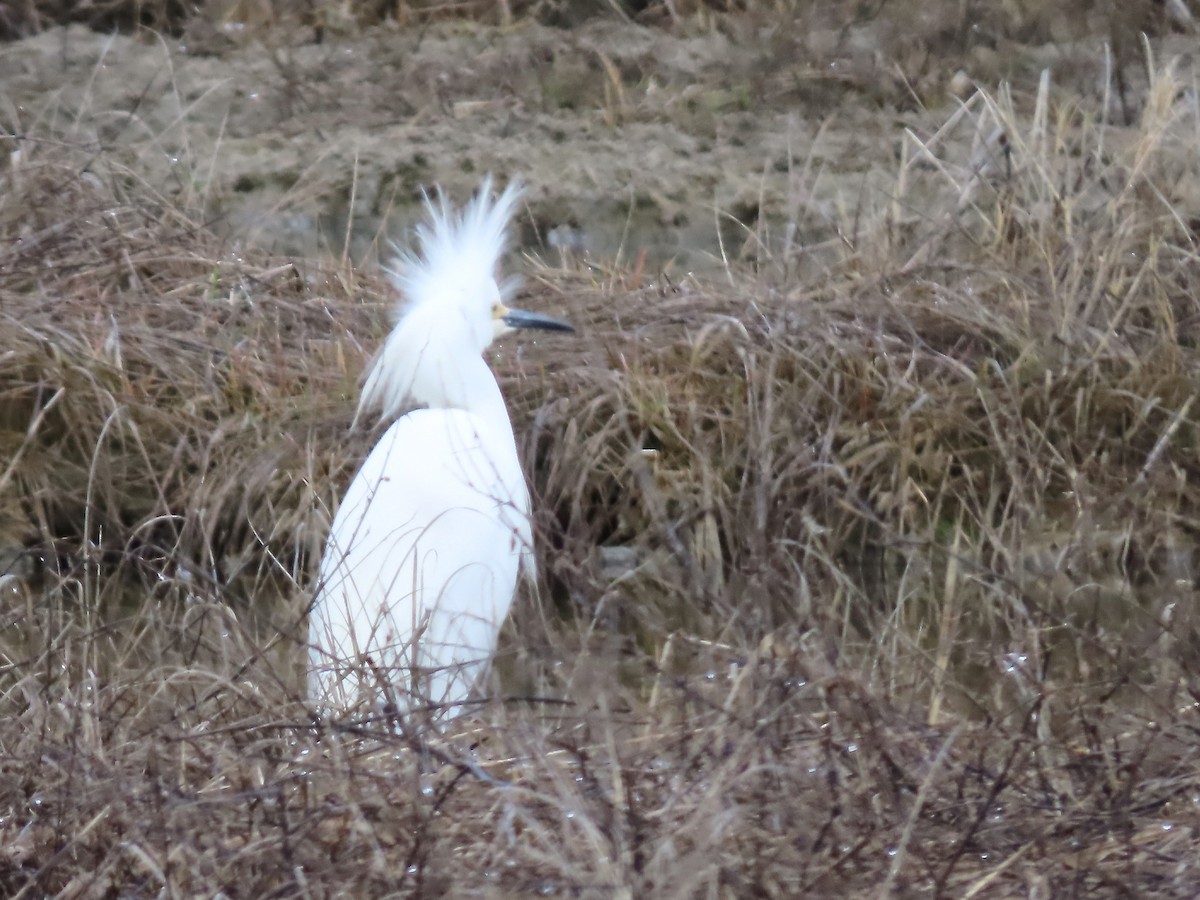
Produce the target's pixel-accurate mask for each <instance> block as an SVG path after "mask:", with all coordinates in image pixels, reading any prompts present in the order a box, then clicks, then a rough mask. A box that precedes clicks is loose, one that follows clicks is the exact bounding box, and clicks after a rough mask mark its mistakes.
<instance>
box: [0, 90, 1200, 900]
mask: <svg viewBox="0 0 1200 900" xmlns="http://www.w3.org/2000/svg"><path fill="white" fill-rule="evenodd" d="M1181 87H1182V85H1180V84H1179V83H1178V82H1177V81H1176V79H1175V77H1174V76H1173V74H1172V73H1171V71H1170V69H1169V68H1167V69H1162V70H1161V71H1160V72H1159V74H1158V76H1157V77H1156V79H1155V81H1154V84H1153V85H1152V87H1151V93H1150V95H1149V97H1148V99H1147V102H1146V104H1145V106H1144V112H1143V121H1142V122H1141V123H1140V125H1139V126H1138V127H1137V128H1136V129H1135V130H1134V131H1133V132H1128V131H1124V130H1118V129H1110V128H1109V127H1108V126H1107V125H1106V123H1105V120H1104V117H1103V116H1097V115H1096V114H1094V113H1089V112H1088V111H1087V110H1085V109H1082V108H1080V107H1078V106H1076V105H1074V104H1073V103H1072V102H1070V100H1069V99H1063V100H1056V99H1055V98H1054V96H1053V92H1052V91H1051V90H1050V87H1049V85H1048V84H1047V85H1046V86H1045V89H1044V91H1043V93H1042V94H1040V95H1039V96H1038V97H1036V98H1030V99H1029V101H1028V102H1025V103H1018V104H1015V105H1014V104H1013V103H1012V102H1011V101H1009V100H1008V99H1006V98H1005V97H1003V96H1000V97H990V96H987V95H983V94H980V95H976V96H975V97H974V98H972V100H971V101H970V102H969V103H968V104H967V105H966V106H964V108H963V110H962V112H961V113H960V114H959V115H957V116H955V118H954V120H953V121H952V122H950V123H948V125H947V129H946V130H945V132H944V133H941V134H938V135H935V136H933V137H932V138H930V139H928V140H926V141H925V142H924V145H923V146H918V144H917V142H916V139H915V137H914V138H911V139H910V140H909V141H908V143H907V144H906V148H905V151H904V153H903V154H902V162H901V164H900V169H899V171H898V173H897V175H896V177H895V179H894V180H893V182H892V184H891V185H890V189H889V194H888V195H887V196H884V197H874V198H868V199H867V200H866V201H864V203H863V205H862V207H861V208H856V209H851V210H847V211H846V212H845V214H844V216H843V217H842V218H840V219H837V220H836V221H830V222H828V227H827V230H826V233H825V235H817V234H798V235H789V236H788V240H787V241H782V240H780V239H779V238H778V237H776V236H772V235H770V234H768V233H767V232H765V231H763V232H759V233H746V234H744V237H745V243H744V246H742V247H732V246H729V247H727V248H726V249H727V252H728V255H729V256H730V258H731V261H730V262H729V265H728V269H727V275H728V278H727V279H726V281H725V282H724V283H720V284H717V283H702V282H699V281H696V280H693V279H684V280H682V281H681V282H679V283H675V282H672V281H670V280H669V279H667V278H665V277H660V278H648V277H647V276H646V275H645V274H644V273H641V272H637V271H629V270H624V269H618V270H614V271H611V272H605V271H602V270H599V269H579V270H562V269H551V268H547V267H544V266H538V265H535V264H532V263H531V264H530V265H529V266H527V268H528V270H529V271H528V280H527V293H528V296H527V297H526V298H525V300H526V302H527V303H528V305H531V306H534V307H540V308H546V309H553V310H555V311H560V310H561V311H566V312H567V313H568V314H569V315H570V317H571V318H572V319H573V320H574V321H575V323H576V325H577V326H578V327H579V329H580V335H579V337H578V338H575V339H563V340H564V341H566V342H565V343H558V344H555V343H552V342H550V341H546V342H545V343H544V344H541V345H529V344H523V345H513V346H508V347H505V348H503V350H502V351H501V352H500V353H498V354H497V358H496V361H495V367H496V369H497V371H498V372H499V374H500V376H501V379H502V382H503V387H504V389H505V392H506V395H507V396H508V397H509V399H510V403H511V406H512V408H513V410H514V419H515V421H516V424H517V430H518V433H519V434H520V435H521V436H522V437H521V441H522V445H523V446H522V449H523V455H524V458H525V459H526V460H527V463H528V466H529V469H530V473H531V478H532V482H533V485H534V488H535V493H536V495H537V500H536V504H537V508H538V511H539V513H538V514H539V522H538V524H539V529H538V530H539V543H538V549H539V553H540V556H541V560H540V565H541V572H542V575H541V584H540V591H539V595H540V596H539V597H537V598H535V597H524V598H522V600H521V602H520V603H519V604H518V610H517V612H516V615H515V617H514V621H513V625H512V627H511V628H510V629H509V631H508V632H507V633H506V637H505V641H504V643H503V654H504V659H503V660H502V661H501V666H500V669H501V673H502V677H501V678H499V679H498V681H497V684H496V686H495V689H494V692H493V693H494V698H495V702H492V703H490V704H488V705H486V706H483V707H482V708H481V710H480V716H479V717H478V718H477V719H474V720H468V721H467V722H465V723H464V724H463V725H462V726H461V727H459V728H458V729H457V730H455V731H454V732H453V733H450V734H439V733H436V732H434V731H432V730H430V729H428V728H423V727H420V725H419V723H408V724H407V726H406V727H405V728H404V729H403V730H402V731H401V732H400V733H393V732H392V731H391V730H389V729H388V728H387V727H386V725H385V723H373V722H354V723H324V724H321V723H316V722H314V720H313V719H312V717H311V715H310V713H309V711H308V710H307V709H306V707H305V704H304V702H303V699H302V697H301V694H300V690H301V688H300V685H301V679H300V677H299V672H298V671H297V666H298V665H299V664H300V660H301V658H302V657H303V652H302V648H301V647H300V646H299V644H298V635H300V634H302V633H303V629H302V624H303V614H304V608H305V604H306V600H307V592H308V589H309V585H310V578H311V573H312V568H313V563H314V556H315V553H316V552H317V551H318V550H319V546H320V542H321V540H322V539H323V529H324V527H325V523H326V522H327V509H328V506H329V504H330V502H331V500H332V498H333V497H334V496H335V495H336V493H337V491H339V490H340V488H341V486H342V485H343V484H344V483H345V481H346V479H347V478H348V477H349V475H350V473H351V471H352V470H353V467H354V465H355V463H356V461H357V460H358V459H360V458H361V457H362V455H363V453H364V452H365V449H366V446H367V441H368V439H369V436H367V435H349V436H348V435H347V431H346V427H347V425H348V422H349V418H350V413H351V410H352V408H353V394H354V391H355V390H356V376H357V373H358V372H359V371H360V370H361V368H362V366H363V364H364V362H365V359H366V358H367V356H368V355H369V352H370V349H371V347H373V346H374V343H375V341H376V340H377V338H378V337H379V335H380V334H381V333H382V331H383V328H384V327H385V315H384V304H383V300H382V298H381V293H380V285H379V284H378V283H377V282H375V281H373V280H371V279H369V278H367V277H365V276H359V275H355V274H354V273H352V272H350V271H312V272H304V271H300V270H298V269H297V268H296V267H295V266H294V265H292V264H280V263H278V262H275V261H269V260H263V259H256V258H251V257H247V258H244V259H243V258H240V257H238V256H237V255H236V254H235V253H234V252H233V251H232V250H230V249H228V248H226V247H222V246H221V245H220V244H219V243H218V242H217V240H216V239H215V238H213V237H212V236H211V235H210V234H209V233H208V232H207V231H206V230H205V229H204V228H203V227H202V226H201V225H200V224H198V222H199V219H198V216H197V214H196V213H195V212H194V211H192V210H189V209H188V208H187V207H186V206H184V207H180V206H179V205H178V204H174V203H168V202H166V201H164V200H162V199H161V198H160V197H159V196H157V195H156V194H154V193H153V191H152V190H151V189H150V187H148V186H147V185H146V184H144V183H142V182H140V181H139V180H138V178H137V177H136V174H135V173H132V172H130V171H128V170H127V169H125V168H123V167H122V165H121V163H120V161H119V160H118V159H115V158H114V157H113V156H111V155H107V154H104V153H96V152H94V151H88V150H86V148H85V149H77V148H73V147H72V146H70V145H69V144H62V143H59V142H56V141H50V140H47V141H45V142H44V143H34V142H27V143H26V144H24V145H23V147H22V148H21V154H20V155H19V156H18V157H15V158H11V159H10V163H9V165H8V167H7V168H6V169H4V170H3V171H2V172H0V348H3V349H2V350H0V447H3V453H2V454H0V532H2V534H3V536H4V540H3V547H4V549H6V550H10V549H11V548H13V547H16V546H20V547H22V548H23V550H22V551H21V552H20V553H19V554H13V553H9V554H8V555H9V556H10V557H13V558H11V559H9V560H7V561H6V564H7V567H8V569H9V571H10V573H13V574H8V575H4V576H0V592H2V593H0V598H2V600H3V605H2V606H0V708H2V709H3V714H4V717H3V719H0V775H2V777H0V886H2V888H3V892H4V893H5V894H6V895H8V896H14V897H15V896H43V895H46V896H48V895H61V896H66V897H93V896H96V897H104V896H113V897H116V896H120V897H126V896H143V895H145V896H149V895H169V896H175V895H192V894H204V895H213V896H216V895H224V896H231V897H232V896H253V897H267V896H279V897H285V896H287V897H290V896H326V895H330V896H332V895H339V896H384V895H419V896H424V895H427V896H471V895H478V896H496V897H502V896H529V895H530V894H543V895H549V896H579V897H608V896H622V897H651V896H653V897H693V896H705V897H710V896H711V897H752V896H766V897H775V896H778V897H783V896H805V895H823V894H828V893H833V892H838V893H842V894H847V895H851V896H885V895H904V896H906V895H915V894H931V895H941V896H953V897H1008V896H1014V895H1028V896H1054V897H1067V896H1084V895H1086V896H1126V895H1138V896H1148V895H1158V896H1179V897H1186V896H1191V895H1192V893H1193V891H1194V887H1193V886H1194V884H1195V882H1196V879H1197V872H1196V868H1197V864H1196V859H1197V858H1198V857H1197V833H1196V828H1197V826H1198V824H1200V823H1198V822H1197V813H1196V809H1197V805H1196V804H1197V797H1198V794H1197V790H1198V785H1197V767H1198V762H1200V745H1198V743H1197V740H1196V715H1195V710H1196V700H1195V692H1196V682H1195V672H1196V659H1197V647H1198V643H1197V621H1196V606H1195V601H1196V588H1195V571H1194V567H1195V563H1196V560H1195V552H1194V544H1195V536H1196V531H1197V525H1198V520H1197V513H1198V509H1200V498H1198V496H1197V488H1196V485H1195V476H1196V469H1197V465H1198V457H1197V444H1196V435H1197V429H1196V410H1195V402H1194V401H1195V397H1196V387H1195V384H1196V382H1195V372H1196V371H1197V369H1198V365H1200V359H1198V358H1197V352H1198V351H1197V344H1196V324H1197V321H1200V320H1198V313H1200V297H1198V296H1197V293H1196V284H1197V281H1196V277H1195V267H1196V259H1197V248H1196V243H1195V237H1196V235H1195V229H1196V221H1197V219H1196V211H1197V209H1198V208H1200V207H1198V203H1200V196H1198V195H1197V194H1196V193H1195V191H1196V189H1197V186H1198V185H1200V182H1197V178H1198V177H1200V172H1197V170H1196V163H1195V158H1194V156H1195V154H1194V151H1193V148H1194V141H1195V135H1196V130H1197V127H1198V126H1197V122H1198V121H1200V113H1198V110H1197V108H1196V100H1195V96H1194V94H1189V93H1186V92H1184V91H1182V90H1181ZM955 129H968V130H973V131H974V132H975V133H978V135H979V136H980V137H979V140H978V141H976V144H977V148H976V151H975V153H974V155H973V157H972V159H971V160H961V159H960V160H953V159H951V158H949V156H950V154H949V152H948V151H946V150H945V148H946V147H949V146H952V145H951V143H950V137H951V136H952V134H953V132H954V131H955ZM1001 135H1002V138H1003V139H1001ZM956 163H957V164H956ZM806 177H808V173H806V172H805V171H802V170H798V171H797V172H796V173H795V180H796V189H797V190H796V195H797V196H798V197H803V196H805V191H804V190H803V188H804V183H803V182H804V179H805V178H806ZM808 212H810V211H808V210H805V209H801V208H798V209H797V220H802V219H803V218H804V216H805V214H807V213H808ZM822 237H824V238H825V240H822ZM738 257H740V259H739V258H738ZM748 258H753V259H754V260H755V262H754V264H753V265H752V264H750V263H748V262H745V259H748ZM358 339H361V340H362V341H363V346H360V344H359V343H358ZM648 451H649V452H648ZM501 700H503V701H506V702H500V701H501Z"/></svg>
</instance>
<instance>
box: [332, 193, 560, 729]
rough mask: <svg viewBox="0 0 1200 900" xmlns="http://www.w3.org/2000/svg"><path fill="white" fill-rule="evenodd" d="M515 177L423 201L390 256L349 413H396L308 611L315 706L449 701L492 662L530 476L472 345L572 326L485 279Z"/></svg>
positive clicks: (440, 706) (432, 706) (525, 554)
mask: <svg viewBox="0 0 1200 900" xmlns="http://www.w3.org/2000/svg"><path fill="white" fill-rule="evenodd" d="M519 193H520V192H519V189H518V188H517V187H516V186H514V185H509V187H508V189H507V190H505V191H504V193H502V194H501V195H500V196H499V198H497V199H496V200H495V201H494V202H493V201H492V199H491V182H490V179H489V180H487V181H484V183H483V186H482V187H481V188H480V190H479V193H478V194H477V195H476V196H475V198H474V199H473V200H471V201H470V202H469V203H468V204H467V206H466V207H465V208H464V209H463V210H462V212H461V213H460V214H455V213H454V212H452V211H451V210H450V208H449V207H448V205H447V203H446V200H445V197H444V196H443V197H442V198H441V199H440V201H439V202H437V203H434V202H433V201H431V200H428V199H427V200H426V207H427V212H428V217H429V221H428V223H427V224H424V225H422V226H419V227H418V230H417V238H418V242H419V247H420V250H419V253H417V254H414V253H411V252H409V253H403V254H401V255H400V257H399V258H398V259H397V260H396V264H395V265H394V266H393V267H392V268H391V269H390V270H389V274H390V276H391V279H392V282H393V284H394V285H395V287H396V288H397V289H398V290H399V292H400V293H401V294H402V295H403V296H404V298H405V299H406V301H407V305H406V306H405V308H404V309H403V310H402V312H401V315H400V317H399V319H398V321H397V323H396V326H395V328H394V329H393V330H392V332H391V334H390V335H389V336H388V338H387V340H386V341H385V343H384V345H383V348H382V349H381V350H380V351H379V354H378V355H377V356H376V358H375V360H374V362H373V364H372V368H371V371H370V373H369V375H368V376H367V379H366V383H365V384H364V386H363V392H362V397H361V399H360V401H359V407H358V413H357V414H356V420H357V418H358V417H360V416H362V415H363V413H364V412H365V411H369V410H373V409H379V410H381V412H382V415H383V417H384V418H390V417H392V416H395V415H397V414H398V413H400V412H401V411H402V410H404V409H405V408H409V407H413V406H424V407H426V408H424V409H412V411H410V412H407V413H405V414H404V415H401V416H400V417H399V418H398V419H397V420H396V421H395V422H394V423H393V424H392V426H391V427H390V428H389V429H388V430H387V432H386V433H385V434H384V435H383V437H382V438H381V439H380V441H379V443H378V444H377V445H376V446H375V448H374V449H373V450H372V451H371V453H370V455H369V456H368V457H367V460H366V462H364V463H363V466H362V468H361V469H360V470H359V472H358V474H357V475H355V477H354V480H353V481H352V482H351V483H350V487H349V488H348V489H347V491H346V496H345V497H344V498H343V499H342V503H341V506H340V507H339V509H338V511H337V515H336V516H335V517H334V520H333V526H332V529H331V531H330V534H329V539H328V542H327V544H326V547H325V555H324V558H323V559H322V561H321V569H320V580H319V582H318V585H317V593H316V601H315V603H314V605H313V608H312V614H311V618H310V624H309V693H310V696H311V699H312V700H313V702H314V703H315V704H316V705H318V706H319V707H321V708H323V709H325V710H330V711H339V712H344V711H347V710H349V709H351V708H354V707H356V706H358V705H359V704H362V703H364V702H365V707H366V708H367V709H374V710H378V709H390V710H393V711H395V712H399V713H404V712H406V711H409V710H414V709H420V708H427V709H429V710H431V711H434V712H435V713H439V714H442V715H453V714H455V713H457V712H458V711H459V710H460V708H461V705H462V704H463V703H464V702H465V701H466V700H467V699H469V697H470V694H471V692H472V690H473V689H474V688H475V687H477V685H478V682H479V681H480V679H481V678H482V676H483V675H485V674H486V673H487V671H488V669H489V667H490V665H491V662H492V657H493V655H494V653H495V650H496V642H497V639H498V637H499V634H500V628H501V626H502V625H503V624H504V620H505V618H506V617H507V615H508V611H509V607H510V606H511V605H512V600H513V594H514V592H515V590H516V582H517V575H518V571H519V569H520V568H521V566H522V564H523V565H524V569H525V571H526V573H529V574H532V572H533V558H532V534H531V528H530V522H529V489H528V487H527V486H526V484H525V477H524V475H523V474H522V471H521V464H520V461H519V460H518V458H517V445H516V440H515V439H514V437H513V430H512V423H511V422H510V421H509V417H508V410H507V409H506V408H505V405H504V397H503V396H502V395H501V393H500V388H499V385H497V384H496V379H495V378H494V377H493V376H492V373H491V371H490V370H489V369H488V367H487V365H486V364H485V363H484V361H483V359H482V354H483V351H484V350H486V349H487V347H488V346H489V345H490V344H491V343H492V341H493V340H494V339H495V338H496V337H498V336H500V335H502V334H505V333H507V332H509V331H512V330H513V329H517V328H542V329H548V330H552V331H572V330H573V329H572V328H571V326H570V325H568V324H566V323H565V322H561V321H559V320H557V319H552V318H550V317H548V316H543V315H539V314H536V313H530V312H525V311H523V310H517V309H509V308H508V307H507V306H506V305H505V300H506V299H507V298H508V296H510V295H511V293H512V290H513V287H514V285H513V283H512V282H511V281H506V282H497V280H496V273H497V270H498V264H499V262H500V256H501V254H502V253H503V251H504V246H505V241H506V233H507V230H508V225H509V221H510V219H511V218H512V216H513V213H514V211H515V210H516V205H517V201H518V197H519Z"/></svg>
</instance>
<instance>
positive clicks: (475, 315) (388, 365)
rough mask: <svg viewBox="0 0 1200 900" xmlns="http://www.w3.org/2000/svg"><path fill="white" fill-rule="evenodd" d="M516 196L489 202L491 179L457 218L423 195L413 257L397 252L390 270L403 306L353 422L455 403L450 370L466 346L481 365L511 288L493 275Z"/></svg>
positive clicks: (516, 190)
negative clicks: (373, 414) (411, 407)
mask: <svg viewBox="0 0 1200 900" xmlns="http://www.w3.org/2000/svg"><path fill="white" fill-rule="evenodd" d="M520 196H521V188H520V186H519V185H518V184H516V183H515V182H514V183H512V184H509V186H508V187H507V188H505V189H504V191H503V193H501V194H500V196H499V197H497V198H496V199H495V200H493V199H492V179H491V178H490V177H489V178H486V179H484V182H483V184H482V185H480V188H479V191H478V192H477V193H476V194H475V196H474V197H473V198H472V199H471V200H470V201H469V202H468V203H467V204H466V206H464V207H463V209H462V211H461V212H456V211H455V210H454V209H452V208H451V206H450V203H449V201H448V200H447V199H446V196H445V194H444V193H442V192H440V191H439V192H438V194H437V198H436V199H433V198H430V197H429V196H426V198H425V208H426V213H427V217H428V220H427V221H426V222H424V223H422V224H421V225H419V226H417V232H416V234H417V251H416V252H413V251H401V252H400V253H399V254H398V255H397V257H396V259H395V260H394V262H393V263H392V265H391V266H390V267H389V268H388V269H387V272H388V275H389V276H390V277H391V280H392V284H393V285H395V287H396V289H397V291H399V293H400V294H401V296H402V298H403V302H402V303H401V305H400V307H399V315H398V318H397V322H396V327H395V328H394V329H392V333H391V334H389V335H388V338H387V340H386V341H385V342H384V345H383V347H382V348H380V350H379V353H378V354H377V355H376V357H375V360H374V361H373V363H372V364H371V370H370V373H369V374H368V375H367V380H366V382H365V383H364V385H363V392H362V397H361V399H360V400H359V404H358V412H357V413H356V415H355V421H357V420H358V419H359V417H360V416H362V415H363V413H364V412H365V411H367V410H369V409H379V410H380V411H381V412H382V413H383V415H384V416H385V417H389V416H392V415H395V414H397V413H398V412H400V411H401V410H402V407H403V406H404V405H405V404H429V405H442V406H457V405H460V403H461V401H460V400H459V399H458V398H457V396H456V391H457V385H456V382H457V381H458V379H457V378H456V373H455V368H456V367H461V364H462V360H463V359H464V357H463V353H462V350H463V343H464V342H466V343H467V344H469V345H471V347H470V350H471V352H473V353H474V356H475V358H476V359H478V358H479V354H480V353H482V352H483V350H484V349H485V348H486V347H487V345H488V344H489V343H490V342H491V339H492V329H493V324H492V308H493V306H494V305H495V304H496V303H497V302H500V301H501V300H502V299H503V298H504V296H505V295H506V294H508V293H510V292H511V291H512V289H513V286H514V285H513V283H512V282H509V281H505V282H497V280H496V276H497V268H498V266H499V264H500V257H501V256H502V255H503V253H504V249H505V244H506V241H507V237H508V224H509V222H510V221H511V219H512V217H513V214H514V213H515V212H516V209H517V203H518V201H519V200H520Z"/></svg>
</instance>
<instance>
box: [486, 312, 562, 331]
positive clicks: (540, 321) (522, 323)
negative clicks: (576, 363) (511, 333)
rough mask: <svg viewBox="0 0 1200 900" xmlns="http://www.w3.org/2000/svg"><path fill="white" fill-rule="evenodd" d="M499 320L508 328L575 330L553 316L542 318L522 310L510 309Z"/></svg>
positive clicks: (539, 314)
mask: <svg viewBox="0 0 1200 900" xmlns="http://www.w3.org/2000/svg"><path fill="white" fill-rule="evenodd" d="M500 318H501V320H502V321H503V322H504V324H505V325H507V326H508V327H509V328H540V329H541V330H542V331H574V330H575V329H574V328H572V327H571V326H570V325H568V324H567V323H566V322H564V321H563V320H562V319H556V318H554V317H553V316H544V315H542V314H541V313H535V312H528V311H527V310H524V309H510V310H509V311H508V312H506V313H505V314H504V315H503V316H501V317H500Z"/></svg>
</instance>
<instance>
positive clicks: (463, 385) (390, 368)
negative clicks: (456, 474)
mask: <svg viewBox="0 0 1200 900" xmlns="http://www.w3.org/2000/svg"><path fill="white" fill-rule="evenodd" d="M421 318H423V316H421V315H420V314H418V315H417V316H414V317H413V319H412V320H406V321H404V322H402V323H401V324H400V326H399V327H397V328H396V329H395V330H394V331H393V332H392V333H391V334H390V335H388V338H387V340H386V341H385V342H384V345H383V347H382V348H380V351H379V354H378V355H377V356H376V358H375V361H374V363H373V364H372V366H371V371H370V373H369V374H368V376H367V380H366V383H365V384H364V385H363V392H362V397H361V399H360V401H359V407H358V415H357V418H362V417H364V415H365V414H366V413H367V412H368V411H374V410H378V411H379V413H380V414H381V415H382V417H383V418H385V419H390V418H393V417H395V416H397V415H400V414H401V413H403V412H405V411H406V408H408V407H413V406H425V407H429V408H430V409H462V410H466V411H467V412H470V413H473V414H474V415H477V416H479V417H480V418H481V419H483V420H484V422H485V423H486V424H487V426H488V427H489V428H491V429H492V430H493V431H494V432H495V433H496V434H497V435H503V436H504V438H505V439H506V440H507V441H509V442H513V437H512V424H511V422H510V421H509V418H508V410H507V409H506V408H505V405H504V397H503V395H502V394H501V393H500V386H499V385H498V384H497V383H496V378H495V376H493V375H492V372H491V370H490V369H489V368H488V367H487V364H486V363H485V362H484V361H483V359H482V358H481V356H480V353H481V352H482V350H483V349H484V348H482V347H480V346H479V338H478V336H476V335H474V334H472V333H470V332H469V331H468V330H467V329H465V328H459V327H454V325H455V323H454V322H453V321H450V322H446V321H444V320H443V321H441V322H439V323H438V327H436V328H433V329H430V328H427V327H424V323H423V322H421V321H420V319H421ZM497 439H499V438H497ZM513 443H514V450H515V442H513Z"/></svg>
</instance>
